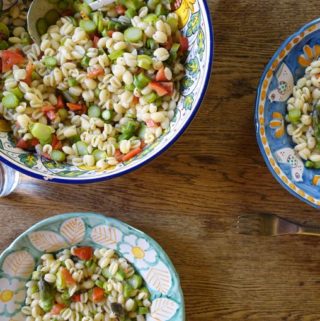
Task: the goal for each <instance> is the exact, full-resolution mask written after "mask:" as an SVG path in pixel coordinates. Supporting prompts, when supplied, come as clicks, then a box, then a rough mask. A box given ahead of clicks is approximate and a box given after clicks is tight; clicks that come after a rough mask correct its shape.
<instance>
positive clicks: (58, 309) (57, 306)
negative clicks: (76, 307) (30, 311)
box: [50, 303, 66, 315]
mask: <svg viewBox="0 0 320 321" xmlns="http://www.w3.org/2000/svg"><path fill="white" fill-rule="evenodd" d="M65 307H66V306H65V305H64V304H60V303H56V304H55V305H54V306H53V307H52V309H51V311H50V312H51V314H53V315H58V314H60V312H61V311H62V310H63V309H64V308H65Z"/></svg>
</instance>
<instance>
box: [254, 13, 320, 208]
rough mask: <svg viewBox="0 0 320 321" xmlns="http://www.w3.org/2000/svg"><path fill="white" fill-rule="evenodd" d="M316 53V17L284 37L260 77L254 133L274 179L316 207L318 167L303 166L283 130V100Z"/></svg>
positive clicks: (319, 29) (319, 48)
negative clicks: (284, 39) (287, 36)
mask: <svg viewBox="0 0 320 321" xmlns="http://www.w3.org/2000/svg"><path fill="white" fill-rule="evenodd" d="M319 57H320V19H318V20H315V21H312V22H310V23H309V24H307V25H305V26H304V27H303V28H302V29H300V30H299V31H298V32H296V33H295V34H293V35H292V36H291V37H290V38H288V39H287V40H286V41H285V42H284V43H283V44H282V46H281V47H280V49H279V50H278V51H277V52H276V54H275V55H274V56H273V58H272V59H271V61H270V62H269V64H268V65H267V67H266V69H265V72H264V74H263V76H262V78H261V81H260V85H259V89H258V93H257V100H256V113H255V123H256V133H257V139H258V144H259V147H260V149H261V152H262V155H263V157H264V159H265V161H266V163H267V165H268V167H269V169H270V171H271V172H272V174H273V175H274V176H275V177H276V179H277V180H278V181H279V182H280V184H281V185H282V186H284V187H285V188H286V189H287V190H288V191H289V192H290V193H292V194H293V195H295V196H296V197H298V198H299V199H301V200H303V201H305V202H307V203H308V204H310V205H312V206H314V207H317V208H320V191H319V185H320V171H319V170H314V169H307V168H305V167H304V163H303V161H302V160H301V158H300V157H299V156H298V155H297V154H296V153H295V151H294V149H293V148H294V143H293V141H292V139H291V137H290V136H289V135H288V134H287V132H286V121H285V115H286V112H287V110H286V105H287V104H286V102H287V100H288V99H289V97H290V96H291V95H292V91H293V87H294V84H295V82H296V81H297V80H298V79H299V78H301V77H302V76H303V75H304V73H305V68H306V67H307V66H309V65H310V63H311V62H312V61H313V60H314V59H318V58H319Z"/></svg>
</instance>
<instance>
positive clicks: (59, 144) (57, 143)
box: [51, 135, 62, 150]
mask: <svg viewBox="0 0 320 321" xmlns="http://www.w3.org/2000/svg"><path fill="white" fill-rule="evenodd" d="M51 145H52V149H54V150H58V149H61V148H62V142H61V140H59V139H58V138H57V136H56V135H52V143H51Z"/></svg>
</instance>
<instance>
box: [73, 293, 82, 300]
mask: <svg viewBox="0 0 320 321" xmlns="http://www.w3.org/2000/svg"><path fill="white" fill-rule="evenodd" d="M71 300H72V302H80V301H81V294H80V293H76V294H74V295H73V296H72V298H71Z"/></svg>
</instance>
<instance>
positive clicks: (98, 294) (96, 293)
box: [92, 287, 104, 303]
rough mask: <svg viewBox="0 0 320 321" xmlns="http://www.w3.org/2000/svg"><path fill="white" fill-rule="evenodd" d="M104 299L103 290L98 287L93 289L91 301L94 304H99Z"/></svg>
mask: <svg viewBox="0 0 320 321" xmlns="http://www.w3.org/2000/svg"><path fill="white" fill-rule="evenodd" d="M103 299H104V290H103V289H101V288H98V287H94V288H93V290H92V301H93V302H94V303H97V302H101V301H103Z"/></svg>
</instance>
